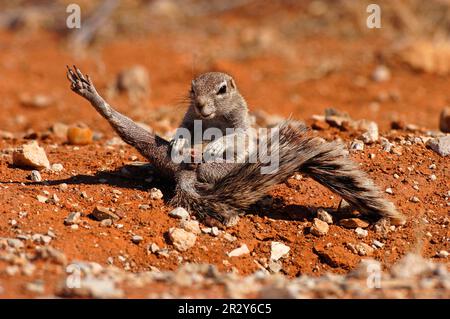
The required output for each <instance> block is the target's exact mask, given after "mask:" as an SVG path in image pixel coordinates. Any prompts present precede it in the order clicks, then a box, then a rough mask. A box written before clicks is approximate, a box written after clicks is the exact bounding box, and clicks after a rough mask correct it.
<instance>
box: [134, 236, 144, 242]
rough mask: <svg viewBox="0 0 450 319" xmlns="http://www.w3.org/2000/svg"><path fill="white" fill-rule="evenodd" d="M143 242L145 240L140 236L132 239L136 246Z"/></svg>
mask: <svg viewBox="0 0 450 319" xmlns="http://www.w3.org/2000/svg"><path fill="white" fill-rule="evenodd" d="M143 240H144V238H143V237H142V236H139V235H134V236H133V237H131V241H132V242H133V243H134V244H139V243H141V242H142V241H143Z"/></svg>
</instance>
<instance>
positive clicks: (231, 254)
mask: <svg viewBox="0 0 450 319" xmlns="http://www.w3.org/2000/svg"><path fill="white" fill-rule="evenodd" d="M249 253H250V250H249V249H248V247H247V245H246V244H242V245H241V246H240V247H238V248H236V249H233V250H232V251H230V252H229V253H228V257H239V256H242V255H247V254H249Z"/></svg>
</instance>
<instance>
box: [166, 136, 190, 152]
mask: <svg viewBox="0 0 450 319" xmlns="http://www.w3.org/2000/svg"><path fill="white" fill-rule="evenodd" d="M188 142H189V141H188V140H187V139H185V138H183V137H181V138H176V139H173V140H171V141H170V147H171V150H172V152H175V153H177V154H181V153H182V151H183V149H184V148H187V147H188V146H189V143H188Z"/></svg>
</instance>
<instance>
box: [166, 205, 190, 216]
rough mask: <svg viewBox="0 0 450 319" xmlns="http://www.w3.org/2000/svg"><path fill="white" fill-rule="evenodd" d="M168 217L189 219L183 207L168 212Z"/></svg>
mask: <svg viewBox="0 0 450 319" xmlns="http://www.w3.org/2000/svg"><path fill="white" fill-rule="evenodd" d="M169 216H170V217H174V218H179V219H189V218H190V216H189V213H188V211H187V210H186V209H184V208H183V207H177V208H175V209H173V210H172V211H170V212H169Z"/></svg>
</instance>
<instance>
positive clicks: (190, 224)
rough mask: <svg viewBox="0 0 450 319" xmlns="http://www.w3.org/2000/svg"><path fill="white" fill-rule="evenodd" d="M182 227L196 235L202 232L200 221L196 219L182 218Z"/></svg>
mask: <svg viewBox="0 0 450 319" xmlns="http://www.w3.org/2000/svg"><path fill="white" fill-rule="evenodd" d="M180 228H183V229H184V230H186V231H188V232H191V233H193V234H196V235H199V234H201V232H202V231H201V229H200V223H199V222H198V221H196V220H186V219H182V220H181V221H180Z"/></svg>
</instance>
